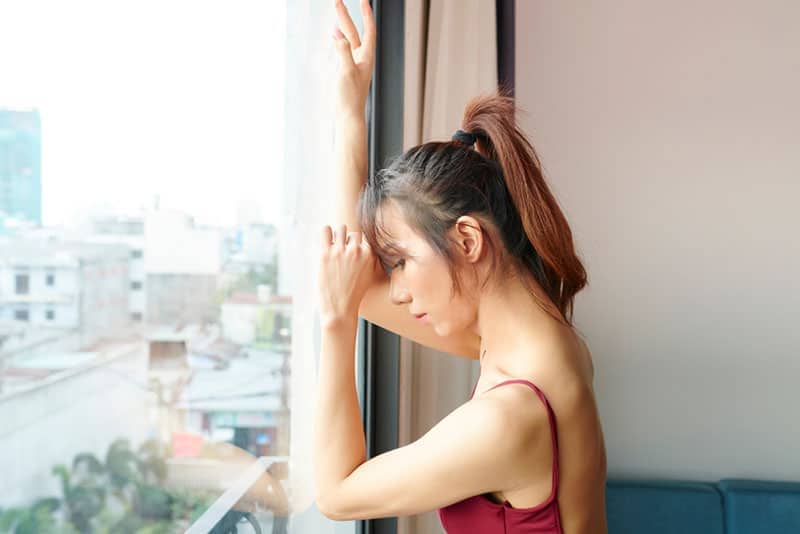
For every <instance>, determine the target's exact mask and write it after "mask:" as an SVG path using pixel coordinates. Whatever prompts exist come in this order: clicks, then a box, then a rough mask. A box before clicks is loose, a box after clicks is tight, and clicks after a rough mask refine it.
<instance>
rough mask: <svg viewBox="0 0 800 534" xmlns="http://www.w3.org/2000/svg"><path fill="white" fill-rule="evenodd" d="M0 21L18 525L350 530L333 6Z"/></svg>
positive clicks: (1, 164)
mask: <svg viewBox="0 0 800 534" xmlns="http://www.w3.org/2000/svg"><path fill="white" fill-rule="evenodd" d="M347 3H348V5H349V7H350V9H351V12H353V13H354V16H355V17H356V18H357V17H358V5H357V2H347ZM0 20H2V21H3V23H2V28H3V29H2V31H0V66H2V67H1V68H2V80H3V81H2V83H0V296H2V298H0V421H3V422H4V423H3V431H2V432H0V451H3V454H2V455H0V473H2V476H0V525H3V526H2V527H0V530H2V529H4V528H7V529H9V530H11V531H12V532H22V531H23V530H24V529H28V530H24V531H26V532H28V531H29V532H108V533H111V532H184V531H186V530H187V529H192V530H190V531H202V532H206V531H210V530H212V529H215V528H216V529H219V528H222V527H221V526H220V525H222V524H223V523H227V524H228V525H232V524H234V523H235V524H236V529H237V531H238V532H256V531H260V532H272V533H278V532H296V533H299V534H305V533H309V534H310V533H314V534H317V533H325V532H337V533H343V532H354V530H355V524H354V522H334V521H330V520H328V519H327V518H324V517H323V516H322V515H321V514H320V513H319V512H318V511H317V509H316V507H315V506H314V503H313V486H312V477H313V473H312V470H311V462H310V457H311V450H310V447H311V443H312V440H311V436H312V429H311V421H312V407H313V402H312V400H313V395H314V387H315V372H316V358H317V354H318V348H319V335H318V327H317V319H316V316H315V314H314V308H315V303H314V301H315V287H316V286H315V281H316V278H315V276H316V273H315V272H314V271H313V266H314V265H315V261H313V260H314V258H315V255H316V254H317V249H316V247H315V245H317V243H318V235H319V229H320V227H321V225H322V224H326V223H331V222H332V221H331V219H330V216H331V215H332V211H331V210H332V207H331V206H330V202H325V200H326V199H329V198H331V195H332V190H331V188H332V184H333V181H334V177H333V176H331V171H330V169H331V165H332V161H333V158H332V148H333V116H332V104H333V95H332V94H331V92H330V83H329V80H330V79H331V77H332V75H333V73H334V69H335V68H336V65H335V61H336V55H335V53H334V50H333V47H332V42H331V39H330V35H331V29H332V27H333V23H334V12H333V6H332V3H331V2H329V1H327V0H297V1H295V0H291V1H288V0H243V1H241V2H222V1H218V2H194V1H190V0H171V1H169V2H164V1H162V0H141V1H139V2H127V3H118V2H106V1H102V0H74V1H72V2H45V1H43V0H5V1H4V2H2V4H0ZM357 23H358V24H359V25H360V21H357ZM8 451H12V452H10V453H9V452H8ZM209 521H211V523H209ZM254 525H258V526H257V527H256V526H254ZM204 529H205V530H204ZM229 530H232V529H231V528H229Z"/></svg>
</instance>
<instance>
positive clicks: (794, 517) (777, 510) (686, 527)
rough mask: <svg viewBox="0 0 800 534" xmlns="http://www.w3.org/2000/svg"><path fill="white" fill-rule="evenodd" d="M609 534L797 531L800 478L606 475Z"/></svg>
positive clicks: (791, 533) (771, 533)
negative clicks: (716, 479) (675, 478)
mask: <svg viewBox="0 0 800 534" xmlns="http://www.w3.org/2000/svg"><path fill="white" fill-rule="evenodd" d="M606 515H607V518H608V532H609V534H800V482H771V481H759V480H741V479H725V480H721V481H719V482H693V481H667V480H630V479H614V478H612V479H609V480H608V482H607V484H606Z"/></svg>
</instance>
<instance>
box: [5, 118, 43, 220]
mask: <svg viewBox="0 0 800 534" xmlns="http://www.w3.org/2000/svg"><path fill="white" fill-rule="evenodd" d="M41 162H42V142H41V121H40V119H39V112H38V111H36V110H31V111H11V110H7V109H0V219H2V218H4V217H10V218H14V219H22V220H25V221H31V222H35V223H37V224H41V223H42V174H41V167H42V166H41ZM0 233H1V232H0Z"/></svg>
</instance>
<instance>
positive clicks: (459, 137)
mask: <svg viewBox="0 0 800 534" xmlns="http://www.w3.org/2000/svg"><path fill="white" fill-rule="evenodd" d="M453 141H458V142H459V143H464V144H465V145H467V146H469V147H471V146H472V145H474V144H475V134H471V133H469V132H465V131H464V130H458V131H457V132H456V133H454V134H453Z"/></svg>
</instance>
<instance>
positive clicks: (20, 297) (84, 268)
mask: <svg viewBox="0 0 800 534" xmlns="http://www.w3.org/2000/svg"><path fill="white" fill-rule="evenodd" d="M129 257H130V252H129V250H128V247H125V246H120V245H101V244H87V243H72V242H63V241H58V240H23V239H21V238H15V239H4V240H0V323H2V322H13V323H17V324H22V325H26V326H32V327H47V328H51V329H62V330H65V331H66V330H76V331H78V333H79V335H80V342H79V348H84V347H88V346H90V345H92V344H93V343H96V342H97V341H99V340H101V339H108V338H110V337H113V336H115V335H119V334H120V333H121V332H123V331H124V330H125V329H126V328H127V327H128V326H129V324H130V319H129V313H128V308H129V304H128V291H129V273H128V272H129V263H130V262H129Z"/></svg>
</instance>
